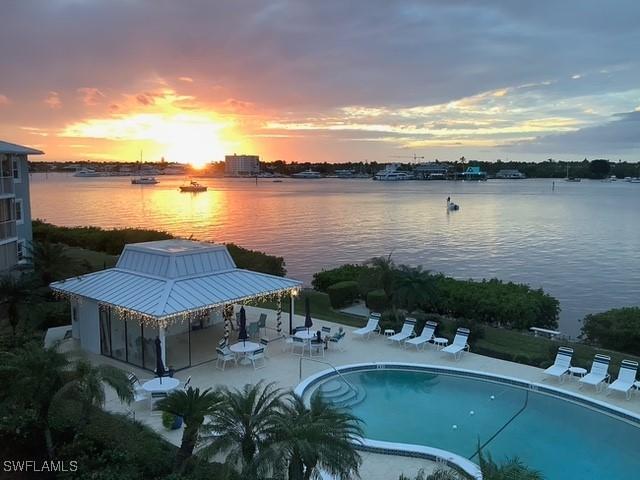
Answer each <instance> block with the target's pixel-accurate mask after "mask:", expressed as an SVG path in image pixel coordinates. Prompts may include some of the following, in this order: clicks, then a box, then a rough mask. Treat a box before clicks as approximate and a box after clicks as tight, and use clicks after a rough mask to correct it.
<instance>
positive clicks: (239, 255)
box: [226, 243, 287, 277]
mask: <svg viewBox="0 0 640 480" xmlns="http://www.w3.org/2000/svg"><path fill="white" fill-rule="evenodd" d="M226 245H227V250H229V254H230V255H231V258H233V261H234V262H235V264H236V266H237V267H238V268H246V269H248V270H254V271H256V272H262V273H269V274H271V275H277V276H279V277H284V276H285V275H286V274H287V269H286V267H285V263H284V258H283V257H277V256H275V255H268V254H266V253H264V252H259V251H257V250H249V249H247V248H243V247H239V246H238V245H236V244H235V243H227V244H226Z"/></svg>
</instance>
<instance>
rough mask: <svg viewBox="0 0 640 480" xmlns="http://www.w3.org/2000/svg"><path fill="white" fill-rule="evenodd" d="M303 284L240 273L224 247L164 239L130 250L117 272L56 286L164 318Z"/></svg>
mask: <svg viewBox="0 0 640 480" xmlns="http://www.w3.org/2000/svg"><path fill="white" fill-rule="evenodd" d="M301 285H302V282H300V281H298V280H292V279H289V278H284V277H277V276H275V275H268V274H265V273H259V272H252V271H250V270H243V269H239V268H236V265H235V263H234V262H233V259H232V258H231V255H230V254H229V252H228V251H227V249H226V247H225V246H223V245H214V244H211V243H203V242H193V241H189V240H161V241H158V242H146V243H136V244H130V245H127V246H125V249H124V251H123V253H122V255H121V256H120V259H119V260H118V263H117V265H116V267H115V268H110V269H107V270H103V271H100V272H95V273H90V274H87V275H81V276H79V277H74V278H70V279H67V280H63V281H60V282H54V283H52V284H51V288H52V289H53V290H54V291H57V292H59V293H62V294H66V295H71V296H78V297H85V298H90V299H93V300H96V301H98V302H99V303H102V304H107V305H112V306H115V307H119V308H122V309H124V310H129V311H131V312H133V313H137V314H139V315H143V316H146V317H154V318H158V319H163V318H167V317H173V316H179V315H181V314H186V313H188V312H193V311H197V310H205V309H207V308H212V307H215V306H219V305H224V304H227V303H237V302H241V301H245V300H248V299H251V298H256V297H262V296H267V295H272V294H276V293H279V292H286V291H289V290H294V289H298V288H300V286H301Z"/></svg>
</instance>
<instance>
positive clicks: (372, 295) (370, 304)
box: [366, 289, 389, 312]
mask: <svg viewBox="0 0 640 480" xmlns="http://www.w3.org/2000/svg"><path fill="white" fill-rule="evenodd" d="M366 303H367V308H369V310H373V311H374V312H383V311H384V310H385V309H386V308H387V307H388V306H389V299H388V298H387V294H386V293H385V292H384V290H382V289H379V290H372V291H370V292H369V293H367V300H366Z"/></svg>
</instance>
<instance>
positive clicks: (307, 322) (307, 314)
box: [304, 297, 313, 333]
mask: <svg viewBox="0 0 640 480" xmlns="http://www.w3.org/2000/svg"><path fill="white" fill-rule="evenodd" d="M304 326H305V328H306V329H307V333H309V329H310V328H311V327H313V320H311V304H310V303H309V297H305V299H304Z"/></svg>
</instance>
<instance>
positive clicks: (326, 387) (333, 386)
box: [316, 380, 366, 408]
mask: <svg viewBox="0 0 640 480" xmlns="http://www.w3.org/2000/svg"><path fill="white" fill-rule="evenodd" d="M354 388H355V390H354ZM316 392H317V393H320V394H321V395H322V397H323V398H324V399H325V400H326V401H327V402H329V403H332V404H334V405H337V406H339V407H343V408H351V407H354V406H355V405H358V404H359V403H361V402H362V401H363V400H364V399H365V397H366V393H365V391H364V389H362V388H360V387H353V388H351V387H349V385H347V384H346V383H345V382H343V381H340V380H330V381H328V382H327V383H325V384H323V385H321V386H320V387H319V388H318V390H317V391H316Z"/></svg>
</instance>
